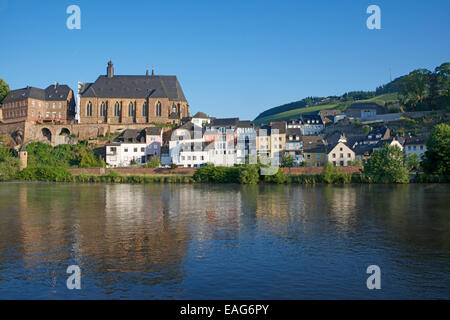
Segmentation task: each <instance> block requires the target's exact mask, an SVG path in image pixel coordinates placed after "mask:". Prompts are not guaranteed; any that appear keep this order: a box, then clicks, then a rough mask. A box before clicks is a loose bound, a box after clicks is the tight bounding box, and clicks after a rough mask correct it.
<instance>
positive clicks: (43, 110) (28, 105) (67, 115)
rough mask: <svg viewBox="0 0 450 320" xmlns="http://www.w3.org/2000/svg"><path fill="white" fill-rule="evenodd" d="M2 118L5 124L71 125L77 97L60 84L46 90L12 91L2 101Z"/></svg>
mask: <svg viewBox="0 0 450 320" xmlns="http://www.w3.org/2000/svg"><path fill="white" fill-rule="evenodd" d="M2 118H3V119H2V120H3V122H4V123H13V122H19V121H30V122H37V123H46V122H51V123H71V122H73V120H74V119H75V96H74V93H73V91H72V89H70V87H69V86H67V85H61V84H58V83H56V84H54V85H51V86H48V87H47V88H46V89H40V88H35V87H26V88H23V89H18V90H12V91H10V92H9V93H8V95H7V96H6V97H5V99H3V101H2Z"/></svg>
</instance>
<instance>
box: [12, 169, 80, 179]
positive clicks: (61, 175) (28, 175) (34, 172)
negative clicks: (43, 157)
mask: <svg viewBox="0 0 450 320" xmlns="http://www.w3.org/2000/svg"><path fill="white" fill-rule="evenodd" d="M18 178H19V179H21V180H28V181H54V182H70V181H72V173H71V172H70V171H68V170H67V169H64V168H60V167H45V166H40V167H29V168H25V169H23V170H22V171H21V172H20V173H19V174H18Z"/></svg>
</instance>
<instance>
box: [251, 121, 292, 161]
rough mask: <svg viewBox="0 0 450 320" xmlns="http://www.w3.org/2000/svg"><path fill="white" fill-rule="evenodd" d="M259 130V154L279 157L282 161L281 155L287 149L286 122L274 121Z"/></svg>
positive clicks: (257, 139) (257, 144) (257, 145)
mask: <svg viewBox="0 0 450 320" xmlns="http://www.w3.org/2000/svg"><path fill="white" fill-rule="evenodd" d="M257 131H258V136H257V138H256V151H257V153H258V156H268V157H270V158H276V157H278V158H279V159H280V161H281V156H282V155H283V153H284V150H285V149H286V122H285V121H277V122H273V123H270V124H269V125H264V126H261V127H260V128H258V130H257Z"/></svg>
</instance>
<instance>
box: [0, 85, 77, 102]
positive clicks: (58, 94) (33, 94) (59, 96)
mask: <svg viewBox="0 0 450 320" xmlns="http://www.w3.org/2000/svg"><path fill="white" fill-rule="evenodd" d="M70 91H71V89H70V87H69V86H67V85H61V84H56V85H51V86H48V87H47V88H46V89H45V90H44V89H40V88H35V87H26V88H23V89H17V90H12V91H10V92H9V93H8V95H7V96H6V98H5V99H3V103H6V102H11V101H16V100H21V99H26V98H32V99H37V100H42V101H65V100H67V97H68V95H69V93H70Z"/></svg>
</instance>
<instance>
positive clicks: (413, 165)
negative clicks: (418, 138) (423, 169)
mask: <svg viewBox="0 0 450 320" xmlns="http://www.w3.org/2000/svg"><path fill="white" fill-rule="evenodd" d="M405 163H406V167H407V168H408V169H409V170H413V169H417V168H419V167H420V160H419V156H418V155H417V154H415V153H412V154H410V155H409V156H407V157H406V160H405Z"/></svg>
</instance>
